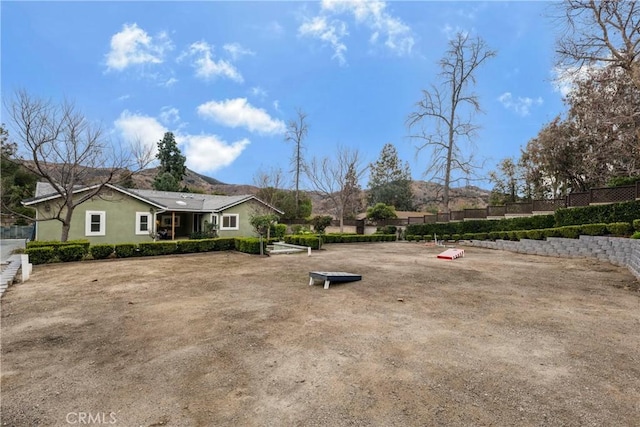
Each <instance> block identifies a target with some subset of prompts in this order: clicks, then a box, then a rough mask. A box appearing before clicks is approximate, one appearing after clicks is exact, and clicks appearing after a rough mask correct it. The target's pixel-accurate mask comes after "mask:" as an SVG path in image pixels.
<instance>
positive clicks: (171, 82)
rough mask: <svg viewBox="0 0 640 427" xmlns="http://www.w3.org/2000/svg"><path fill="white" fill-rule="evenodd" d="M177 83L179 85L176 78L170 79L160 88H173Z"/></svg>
mask: <svg viewBox="0 0 640 427" xmlns="http://www.w3.org/2000/svg"><path fill="white" fill-rule="evenodd" d="M176 83H178V79H176V78H175V77H169V79H167V81H165V82H164V83H161V84H160V86H164V87H171V86H173V85H174V84H176Z"/></svg>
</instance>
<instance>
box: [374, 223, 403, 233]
mask: <svg viewBox="0 0 640 427" xmlns="http://www.w3.org/2000/svg"><path fill="white" fill-rule="evenodd" d="M397 232H398V227H396V226H395V225H385V226H384V227H378V228H377V229H376V233H377V234H396V233H397Z"/></svg>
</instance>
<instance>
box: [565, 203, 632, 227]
mask: <svg viewBox="0 0 640 427" xmlns="http://www.w3.org/2000/svg"><path fill="white" fill-rule="evenodd" d="M554 216H555V227H562V226H565V225H584V224H595V223H605V224H610V223H613V222H629V223H631V222H634V221H635V220H637V219H638V218H639V217H640V200H635V201H633V202H624V203H613V204H610V205H597V206H585V207H580V208H567V209H558V210H557V211H556V212H555V215H554ZM635 227H636V225H635V224H634V228H635Z"/></svg>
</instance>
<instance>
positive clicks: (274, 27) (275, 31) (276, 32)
mask: <svg viewBox="0 0 640 427" xmlns="http://www.w3.org/2000/svg"><path fill="white" fill-rule="evenodd" d="M266 30H267V31H268V33H269V34H271V35H273V36H276V37H278V36H281V35H282V34H284V28H283V27H282V25H280V23H279V22H278V21H271V22H269V24H267V26H266Z"/></svg>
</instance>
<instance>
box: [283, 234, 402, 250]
mask: <svg viewBox="0 0 640 427" xmlns="http://www.w3.org/2000/svg"><path fill="white" fill-rule="evenodd" d="M395 240H396V235H395V234H353V233H328V234H323V235H322V236H318V235H317V234H292V235H288V236H284V242H285V243H289V244H292V245H300V246H309V247H310V248H311V249H320V247H321V246H322V245H323V244H324V243H356V242H394V241H395Z"/></svg>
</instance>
